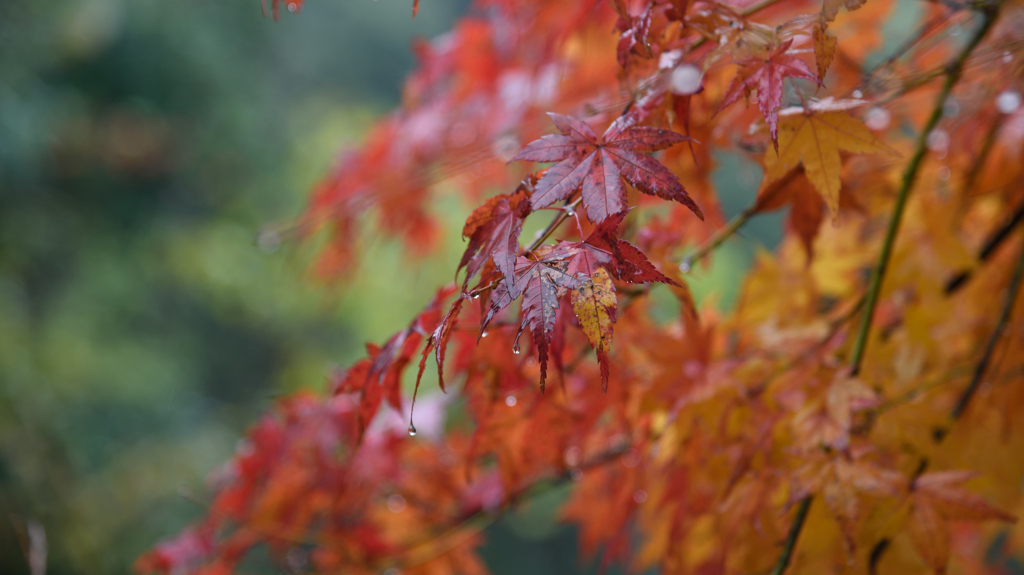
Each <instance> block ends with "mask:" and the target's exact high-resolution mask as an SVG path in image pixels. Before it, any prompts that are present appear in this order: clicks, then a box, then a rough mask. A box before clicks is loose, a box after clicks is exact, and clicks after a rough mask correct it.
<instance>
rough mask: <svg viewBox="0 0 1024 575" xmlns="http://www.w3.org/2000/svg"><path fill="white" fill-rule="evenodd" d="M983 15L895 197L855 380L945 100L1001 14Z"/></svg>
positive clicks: (861, 332) (854, 364)
mask: <svg viewBox="0 0 1024 575" xmlns="http://www.w3.org/2000/svg"><path fill="white" fill-rule="evenodd" d="M983 14H984V19H983V20H982V23H981V27H980V28H979V29H978V31H977V32H975V34H974V36H973V37H972V38H971V40H970V42H968V43H967V45H966V46H964V48H963V50H961V51H960V54H959V55H958V56H957V59H956V60H955V61H954V62H953V63H952V64H951V65H950V66H949V68H948V69H947V73H946V82H945V83H944V84H943V85H942V89H941V90H940V91H939V95H938V97H937V98H936V100H935V107H934V108H933V109H932V113H931V116H930V117H929V118H928V121H927V122H926V123H925V125H924V129H922V130H921V133H920V134H919V135H918V138H917V147H916V149H915V150H914V155H913V157H912V158H911V159H910V163H909V164H907V169H906V171H904V172H903V182H902V185H901V186H900V190H899V194H898V195H897V197H896V206H895V207H894V208H893V213H892V218H891V219H890V220H889V229H888V230H887V231H886V234H885V241H884V243H883V244H882V253H881V255H880V256H879V258H878V264H877V265H876V267H875V270H874V273H873V274H872V276H871V284H870V287H869V288H868V294H867V302H866V304H867V305H866V307H865V309H864V315H862V316H861V322H860V328H859V329H858V331H857V339H856V341H855V343H854V347H853V357H852V359H851V361H850V367H851V370H850V373H851V375H854V376H856V375H857V374H858V373H860V368H861V363H862V362H863V360H864V351H865V349H866V347H867V340H868V334H869V333H870V331H871V320H872V316H873V315H874V312H875V306H876V305H877V304H878V297H879V295H880V294H881V291H882V282H883V280H884V279H885V272H886V270H887V269H888V268H889V260H890V258H891V257H892V250H893V247H894V246H895V244H896V235H897V233H898V232H899V229H900V222H901V221H902V219H903V210H904V208H906V205H907V198H908V197H910V189H911V188H912V187H913V186H914V181H915V180H916V179H917V171H918V169H919V168H920V167H921V161H922V160H923V159H924V156H925V154H926V153H927V151H928V135H929V134H930V133H931V131H932V130H934V129H935V126H936V125H937V124H938V123H939V119H940V118H942V108H943V106H944V104H945V103H946V98H948V97H949V94H950V92H951V91H952V90H953V86H954V85H955V84H956V83H957V81H958V80H959V79H960V72H961V71H962V70H963V66H964V62H966V61H967V57H968V56H970V54H971V52H973V51H974V49H975V48H976V47H977V46H978V44H980V43H981V41H982V39H984V37H985V35H986V34H987V33H988V31H989V30H990V29H991V28H992V24H993V23H995V21H996V17H997V16H998V14H999V12H998V7H985V8H983Z"/></svg>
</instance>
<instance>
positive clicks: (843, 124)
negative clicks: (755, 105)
mask: <svg viewBox="0 0 1024 575" xmlns="http://www.w3.org/2000/svg"><path fill="white" fill-rule="evenodd" d="M861 104H863V102H861V101H851V102H821V103H820V104H817V105H812V106H810V109H807V110H805V109H803V108H790V109H787V110H783V111H780V112H779V118H780V121H779V152H778V154H777V155H776V153H775V150H773V149H770V148H769V149H768V151H767V152H766V153H765V156H764V164H765V180H766V182H770V181H773V180H775V179H777V178H781V177H782V176H784V175H786V172H788V171H789V170H790V169H791V168H794V167H796V166H797V165H798V164H800V163H803V165H804V171H805V172H806V173H807V179H809V180H810V181H811V184H813V185H814V188H815V189H816V190H817V191H818V193H819V194H821V197H822V198H823V199H824V200H825V204H826V205H828V209H829V212H831V214H832V219H833V221H834V220H835V219H836V218H837V217H838V216H839V186H840V174H841V173H842V169H843V164H842V160H841V159H840V157H839V150H845V151H847V152H854V153H859V154H871V153H888V154H893V155H895V154H897V152H896V151H895V150H893V149H892V148H890V147H889V146H886V145H885V144H883V143H882V142H881V140H879V139H878V138H876V137H875V135H874V134H872V133H871V130H869V129H868V128H867V126H865V125H864V124H862V123H861V121H860V120H858V119H856V118H854V117H852V116H850V115H848V114H846V113H844V112H843V110H845V109H849V108H851V107H855V106H857V105H861Z"/></svg>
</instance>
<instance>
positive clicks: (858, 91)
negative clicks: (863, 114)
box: [853, 90, 864, 100]
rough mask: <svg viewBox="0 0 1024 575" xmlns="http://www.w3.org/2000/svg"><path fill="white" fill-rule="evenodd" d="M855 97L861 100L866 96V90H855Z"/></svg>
mask: <svg viewBox="0 0 1024 575" xmlns="http://www.w3.org/2000/svg"><path fill="white" fill-rule="evenodd" d="M853 97H854V98H857V99H858V100H860V99H861V98H863V97H864V92H861V91H860V90H854V91H853Z"/></svg>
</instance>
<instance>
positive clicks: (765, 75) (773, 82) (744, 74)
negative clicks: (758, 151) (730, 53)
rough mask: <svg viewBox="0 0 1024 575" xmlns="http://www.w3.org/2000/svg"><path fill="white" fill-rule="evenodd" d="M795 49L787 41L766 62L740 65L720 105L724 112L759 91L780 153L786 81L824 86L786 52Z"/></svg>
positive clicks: (751, 60) (754, 60)
mask: <svg viewBox="0 0 1024 575" xmlns="http://www.w3.org/2000/svg"><path fill="white" fill-rule="evenodd" d="M792 45H793V41H792V40H787V41H785V42H783V43H782V44H781V45H779V46H778V47H777V48H775V49H774V50H772V51H771V52H769V53H768V55H767V56H766V57H764V58H744V59H742V60H740V61H739V62H737V64H738V65H739V67H740V69H739V72H737V74H736V77H735V78H733V81H732V83H731V84H730V85H729V89H728V90H727V91H726V92H725V97H724V98H722V103H721V104H719V105H718V110H719V111H721V110H722V109H723V108H725V107H726V106H729V105H730V104H732V103H733V102H735V101H737V100H739V99H740V96H743V95H747V96H748V97H749V96H750V93H751V92H752V91H754V90H757V106H758V108H760V109H761V115H762V116H764V120H765V122H767V123H768V131H769V133H770V134H771V136H772V143H773V144H774V145H775V149H776V150H778V149H779V138H778V123H779V119H778V110H779V107H780V106H781V105H782V90H783V85H782V84H783V81H784V80H785V79H786V78H806V79H808V80H814V81H815V82H817V83H818V84H819V85H821V80H819V79H818V77H817V76H815V75H814V72H812V71H811V69H810V68H808V67H807V64H805V63H804V61H803V60H801V59H800V58H797V57H796V56H794V55H792V54H787V53H786V51H787V50H789V47H790V46H792Z"/></svg>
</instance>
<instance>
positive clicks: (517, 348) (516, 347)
mask: <svg viewBox="0 0 1024 575" xmlns="http://www.w3.org/2000/svg"><path fill="white" fill-rule="evenodd" d="M512 353H514V354H516V355H519V343H518V342H516V344H515V345H513V346H512Z"/></svg>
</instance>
